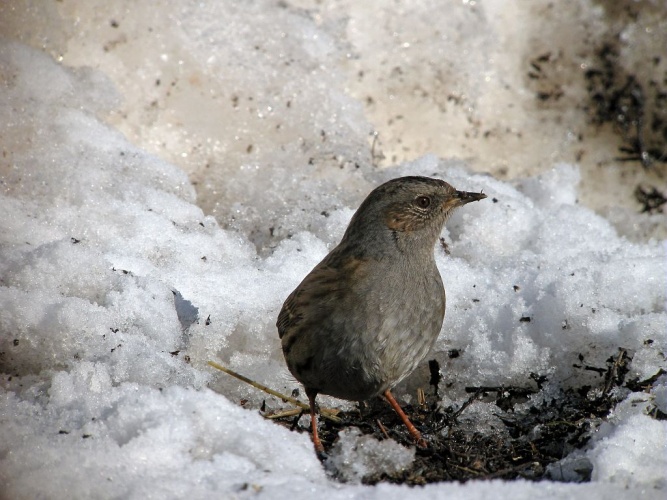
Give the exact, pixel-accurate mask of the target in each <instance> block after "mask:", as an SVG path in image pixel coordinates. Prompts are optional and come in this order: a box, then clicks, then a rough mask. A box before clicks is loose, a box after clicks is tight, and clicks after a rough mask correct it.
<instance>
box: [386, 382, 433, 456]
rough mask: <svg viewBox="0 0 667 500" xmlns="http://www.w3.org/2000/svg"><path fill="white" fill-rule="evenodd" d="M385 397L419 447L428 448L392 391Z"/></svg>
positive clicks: (387, 392) (387, 391) (388, 391)
mask: <svg viewBox="0 0 667 500" xmlns="http://www.w3.org/2000/svg"><path fill="white" fill-rule="evenodd" d="M384 397H385V399H386V400H387V401H388V402H389V404H390V405H391V407H392V408H393V409H394V411H395V412H396V413H398V416H399V417H400V419H401V420H402V421H403V423H404V424H405V426H406V427H407V428H408V432H409V433H410V435H411V436H412V438H413V439H414V440H415V442H416V443H417V446H419V447H420V448H426V446H427V444H426V440H425V439H424V438H423V437H422V435H421V432H419V431H418V430H417V428H416V427H415V426H414V425H413V424H412V422H410V419H409V418H408V416H407V415H406V414H405V412H404V411H403V408H401V405H399V404H398V403H397V402H396V400H395V399H394V396H393V395H392V393H391V391H390V390H389V389H387V390H386V391H384Z"/></svg>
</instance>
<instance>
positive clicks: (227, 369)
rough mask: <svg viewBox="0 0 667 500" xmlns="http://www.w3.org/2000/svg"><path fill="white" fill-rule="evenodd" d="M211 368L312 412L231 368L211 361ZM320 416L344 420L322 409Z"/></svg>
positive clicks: (337, 421)
mask: <svg viewBox="0 0 667 500" xmlns="http://www.w3.org/2000/svg"><path fill="white" fill-rule="evenodd" d="M208 364H209V366H212V367H213V368H215V369H216V370H220V371H221V372H225V373H226V374H227V375H231V376H232V377H234V378H237V379H239V380H241V381H243V382H245V383H246V384H250V385H251V386H253V387H255V388H256V389H259V390H260V391H264V392H266V393H267V394H271V396H275V397H277V398H280V399H282V400H283V401H287V402H288V403H292V404H293V405H295V406H298V407H299V408H302V409H304V410H308V411H310V407H309V406H308V405H307V404H305V403H302V402H301V401H299V400H298V399H294V398H291V397H289V396H286V395H285V394H282V393H280V392H278V391H274V390H273V389H270V388H269V387H266V386H265V385H262V384H260V383H259V382H255V381H254V380H250V379H249V378H248V377H244V376H243V375H241V374H240V373H237V372H235V371H234V370H230V369H229V368H226V367H224V366H222V365H219V364H218V363H216V362H215V361H209V362H208ZM320 415H322V417H323V418H326V419H329V420H331V421H332V422H336V423H337V424H339V423H341V422H342V420H341V419H340V418H338V417H336V416H335V415H332V411H331V410H325V409H320Z"/></svg>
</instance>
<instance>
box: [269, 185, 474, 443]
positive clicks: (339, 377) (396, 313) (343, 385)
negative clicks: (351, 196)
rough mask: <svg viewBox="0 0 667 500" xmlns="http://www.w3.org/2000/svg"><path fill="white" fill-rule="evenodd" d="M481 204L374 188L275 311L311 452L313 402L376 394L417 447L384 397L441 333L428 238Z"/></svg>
mask: <svg viewBox="0 0 667 500" xmlns="http://www.w3.org/2000/svg"><path fill="white" fill-rule="evenodd" d="M483 198H486V195H484V194H481V193H467V192H463V191H457V190H456V189H454V188H453V187H452V186H450V185H449V184H447V183H446V182H444V181H441V180H439V179H431V178H428V177H401V178H398V179H393V180H391V181H389V182H386V183H384V184H382V185H381V186H379V187H377V188H376V189H374V190H373V191H372V192H371V193H370V194H369V195H368V197H367V198H366V199H365V200H364V202H363V203H362V204H361V206H360V207H359V209H358V210H357V212H356V213H355V214H354V216H353V217H352V220H351V221H350V225H349V226H348V228H347V230H346V231H345V234H344V235H343V238H342V240H341V242H340V243H339V244H338V246H337V247H336V248H334V249H333V250H332V251H331V252H330V253H329V254H328V255H327V256H326V257H325V258H324V259H323V260H322V262H320V263H319V264H318V265H317V266H315V268H314V269H313V270H312V271H311V272H310V273H309V274H308V275H307V276H306V277H305V278H304V280H303V281H302V282H301V283H300V284H299V286H298V287H297V288H296V289H295V290H294V291H293V292H292V293H291V294H290V296H289V297H288V298H287V300H286V301H285V303H284V304H283V308H282V310H281V311H280V314H279V316H278V321H277V323H276V325H277V327H278V333H279V335H280V339H281V342H282V349H283V354H284V355H285V360H286V361H287V366H288V368H289V370H290V372H291V373H292V374H293V375H294V377H296V379H297V380H299V382H301V383H302V384H303V385H304V387H305V389H306V394H307V395H308V398H309V401H310V410H311V423H312V430H313V442H314V443H315V448H316V450H317V451H318V452H322V451H323V447H322V444H321V442H320V440H319V437H318V435H317V421H316V418H315V398H316V396H317V394H328V395H330V396H334V397H337V398H341V399H347V400H353V401H362V400H366V399H369V398H371V397H374V396H377V395H384V396H385V398H386V399H387V401H389V403H390V404H391V405H392V407H393V408H394V409H395V410H396V411H397V412H398V414H399V416H400V417H401V419H402V420H403V421H404V422H405V424H406V425H407V426H408V430H409V431H410V433H411V434H412V436H413V437H414V438H415V440H416V441H417V442H418V443H419V444H422V445H423V444H425V442H424V441H423V439H422V438H421V435H420V433H419V431H418V430H417V429H416V428H415V427H414V426H413V425H412V423H410V421H409V420H408V418H407V416H406V415H405V414H404V413H403V411H402V410H401V408H400V406H399V405H398V403H396V401H395V400H394V398H393V396H392V394H391V388H392V387H394V386H395V385H396V384H397V383H399V382H400V381H401V380H402V379H403V378H405V377H406V376H408V375H409V374H410V373H412V371H413V370H414V369H415V368H416V367H417V365H418V364H419V363H420V362H421V361H422V360H423V359H424V357H425V356H426V354H427V353H428V351H429V350H430V349H431V347H432V346H433V343H434V342H435V340H436V338H437V336H438V333H439V332H440V329H441V328H442V322H443V319H444V315H445V289H444V287H443V284H442V280H441V278H440V273H439V272H438V269H437V267H436V265H435V259H434V256H433V247H434V246H435V243H436V241H437V239H438V236H439V235H440V232H441V231H442V228H443V226H444V224H445V222H446V221H447V218H448V217H449V215H450V214H451V213H452V211H453V210H454V209H455V208H456V207H459V206H461V205H464V204H466V203H469V202H471V201H477V200H481V199H483Z"/></svg>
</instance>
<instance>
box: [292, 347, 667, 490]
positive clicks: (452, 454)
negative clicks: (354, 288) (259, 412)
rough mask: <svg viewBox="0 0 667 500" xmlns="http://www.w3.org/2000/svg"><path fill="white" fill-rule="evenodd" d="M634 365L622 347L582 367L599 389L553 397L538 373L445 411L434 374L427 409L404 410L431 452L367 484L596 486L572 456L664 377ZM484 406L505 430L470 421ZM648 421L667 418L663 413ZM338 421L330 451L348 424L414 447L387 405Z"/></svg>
mask: <svg viewBox="0 0 667 500" xmlns="http://www.w3.org/2000/svg"><path fill="white" fill-rule="evenodd" d="M630 361H631V359H630V358H629V355H628V353H627V351H625V350H623V349H621V350H619V352H618V353H616V354H614V355H613V356H610V357H609V359H608V360H607V364H606V366H605V367H592V366H586V365H585V364H583V363H582V364H581V365H580V366H578V368H580V369H582V370H590V371H597V372H598V373H600V379H599V380H600V381H599V384H597V385H595V386H582V387H578V388H570V389H565V390H560V391H558V394H556V395H553V396H552V397H550V398H547V397H540V394H539V393H540V391H541V390H542V388H543V387H544V386H545V384H547V383H548V382H549V381H548V380H547V378H546V377H542V376H538V375H536V374H531V375H530V377H529V378H528V377H527V381H526V385H525V386H523V387H467V388H466V392H467V393H468V397H467V398H466V399H464V400H462V401H461V404H460V405H458V406H457V407H445V408H443V407H442V404H441V401H440V397H439V396H438V394H439V393H441V392H442V391H443V389H442V388H440V390H439V388H438V385H437V384H438V382H439V378H438V377H434V376H432V377H431V384H432V387H431V388H430V389H429V391H427V394H426V397H425V398H424V399H423V400H422V402H421V404H416V405H404V409H405V411H406V413H407V414H408V415H409V417H410V419H412V421H413V422H414V423H415V425H416V426H417V427H418V428H419V429H420V431H421V432H422V434H423V435H424V437H426V439H427V441H428V443H429V446H428V447H427V448H426V449H420V448H417V452H416V457H415V460H414V462H413V464H412V466H411V467H410V468H409V469H408V470H403V471H401V472H400V473H397V474H393V475H387V474H380V475H375V476H371V477H366V478H364V483H366V484H376V483H378V482H389V483H400V484H409V485H422V484H427V483H432V482H438V481H460V482H465V481H468V480H470V479H497V478H502V479H517V478H523V479H528V480H534V481H539V480H543V479H549V480H556V481H566V482H586V481H589V480H590V478H591V473H592V464H591V463H590V462H589V461H588V460H587V459H586V458H585V457H582V456H577V455H576V454H575V455H574V456H575V457H576V458H571V459H570V458H568V457H569V456H570V455H571V454H572V453H573V452H576V451H577V450H581V449H583V448H584V447H585V446H586V445H587V443H588V442H589V440H590V438H591V435H592V434H593V433H594V432H595V430H596V429H597V428H598V426H599V425H600V424H601V423H602V422H604V421H605V419H606V418H607V417H608V416H609V414H610V412H611V411H612V410H613V409H614V407H615V406H616V405H617V404H618V403H619V402H620V401H622V400H623V399H624V398H625V397H626V396H627V395H628V394H629V393H630V392H641V391H648V390H649V389H650V388H651V386H652V384H653V383H654V382H655V381H656V380H657V378H658V377H660V376H661V375H663V374H664V373H665V372H664V371H662V370H661V371H659V372H658V373H656V374H655V375H654V376H653V377H651V378H649V379H648V380H642V381H639V380H629V379H628V378H627V377H626V375H627V372H628V368H627V365H628V363H629V362H630ZM429 368H430V370H431V374H432V375H433V374H434V373H437V372H438V370H439V368H438V366H437V362H436V361H431V362H430V363H429ZM480 402H482V403H486V404H488V405H493V407H494V411H493V413H494V414H495V416H496V417H497V422H498V423H499V424H498V425H496V424H493V425H491V424H480V423H479V422H478V421H476V419H475V418H474V415H469V416H470V419H466V413H470V412H471V411H473V410H472V409H471V406H473V405H475V404H479V403H480ZM649 415H651V416H652V417H653V418H656V419H665V418H667V415H665V414H663V413H662V412H660V411H659V410H658V409H657V408H654V409H653V410H652V411H651V412H650V413H649ZM338 416H339V417H341V418H342V420H343V423H342V424H335V423H333V422H330V421H327V420H323V419H321V420H320V422H321V423H320V438H321V440H322V442H323V444H324V447H325V449H326V450H331V449H332V447H333V445H334V443H335V441H336V439H337V438H338V433H339V432H340V431H341V430H342V429H343V428H345V427H349V426H354V427H357V428H358V429H359V430H360V431H361V432H362V433H363V434H371V435H373V436H374V437H376V438H377V439H379V440H383V439H387V436H389V437H391V438H393V439H395V440H396V441H398V442H399V443H402V444H406V445H411V444H412V443H411V439H410V436H409V435H408V433H407V431H406V429H405V426H404V425H403V424H402V422H401V421H400V420H399V418H398V417H397V416H396V414H395V413H394V412H393V411H392V409H391V408H390V407H389V406H388V405H387V404H386V403H384V402H383V401H380V400H377V401H370V402H368V404H360V405H358V407H357V410H356V411H349V412H342V413H340V414H339V415H338ZM297 418H298V417H297ZM281 423H282V425H285V426H287V427H290V428H296V429H298V431H299V432H308V426H301V425H295V420H294V418H290V419H283V420H282V422H281ZM324 460H326V458H324Z"/></svg>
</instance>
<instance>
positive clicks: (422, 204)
mask: <svg viewBox="0 0 667 500" xmlns="http://www.w3.org/2000/svg"><path fill="white" fill-rule="evenodd" d="M415 204H416V205H417V206H418V207H419V208H428V207H429V206H431V198H429V197H428V196H417V199H416V200H415Z"/></svg>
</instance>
